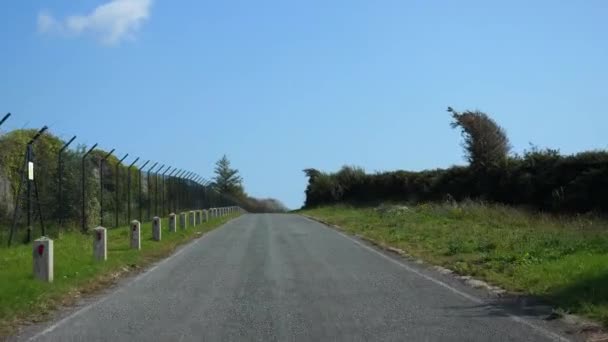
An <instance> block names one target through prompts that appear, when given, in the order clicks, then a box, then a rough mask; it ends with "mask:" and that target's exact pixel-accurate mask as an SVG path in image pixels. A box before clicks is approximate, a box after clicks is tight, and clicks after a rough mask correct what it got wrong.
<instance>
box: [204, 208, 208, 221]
mask: <svg viewBox="0 0 608 342" xmlns="http://www.w3.org/2000/svg"><path fill="white" fill-rule="evenodd" d="M203 220H204V221H205V222H209V210H207V209H205V210H203Z"/></svg>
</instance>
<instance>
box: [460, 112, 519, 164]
mask: <svg viewBox="0 0 608 342" xmlns="http://www.w3.org/2000/svg"><path fill="white" fill-rule="evenodd" d="M448 112H450V113H451V114H452V118H453V119H454V121H452V123H451V124H450V125H451V126H452V128H459V129H460V131H461V135H462V137H463V138H464V142H463V143H462V146H463V148H464V152H465V158H466V159H467V160H468V161H469V163H470V165H471V168H472V169H473V170H475V171H483V170H490V169H496V168H500V167H502V166H504V165H505V162H506V161H507V156H508V154H509V150H510V148H511V147H510V145H509V139H508V138H507V134H506V132H505V130H504V129H503V128H502V127H500V126H499V125H498V124H497V123H496V121H494V120H493V119H492V118H490V117H489V116H488V115H487V114H486V113H483V112H480V111H477V110H476V111H468V110H467V111H465V112H462V113H459V112H457V111H455V110H454V109H453V108H452V107H448Z"/></svg>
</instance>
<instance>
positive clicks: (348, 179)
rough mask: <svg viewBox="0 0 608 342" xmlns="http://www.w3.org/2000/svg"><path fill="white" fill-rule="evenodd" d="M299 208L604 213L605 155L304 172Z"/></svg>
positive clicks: (547, 153)
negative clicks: (469, 204)
mask: <svg viewBox="0 0 608 342" xmlns="http://www.w3.org/2000/svg"><path fill="white" fill-rule="evenodd" d="M305 172H306V174H307V175H308V177H309V183H308V187H307V189H306V202H305V207H314V206H317V205H321V204H331V203H337V202H351V203H361V202H381V201H391V200H394V201H409V202H420V201H444V200H457V201H458V200H463V199H477V200H484V201H491V202H499V203H505V204H511V205H519V206H526V207H531V208H535V209H540V210H544V211H567V212H589V211H595V212H608V152H605V151H591V152H583V153H579V154H576V155H569V156H564V155H560V154H559V153H558V152H557V151H555V150H549V149H547V150H538V149H533V150H532V151H528V152H526V153H525V154H524V155H523V156H518V157H509V159H508V161H507V163H505V165H504V166H502V167H500V168H494V169H488V170H482V171H475V170H474V169H473V168H470V167H462V166H454V167H451V168H448V169H437V170H428V171H422V172H408V171H394V172H382V173H376V174H366V173H365V172H364V171H363V170H362V169H360V168H357V167H348V166H347V167H343V168H342V169H341V170H340V171H338V172H336V173H325V172H320V171H317V170H315V169H308V170H305Z"/></svg>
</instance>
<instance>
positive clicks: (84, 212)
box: [81, 144, 97, 232]
mask: <svg viewBox="0 0 608 342" xmlns="http://www.w3.org/2000/svg"><path fill="white" fill-rule="evenodd" d="M95 147H97V144H95V145H93V147H91V148H90V149H89V150H88V151H87V152H86V153H85V154H84V155H83V156H82V169H81V171H82V174H81V176H82V227H81V228H82V231H83V232H85V231H86V230H87V208H86V205H87V204H86V202H87V201H86V188H87V186H86V174H85V172H86V165H85V162H86V158H87V156H88V155H89V153H91V152H93V150H94V149H95Z"/></svg>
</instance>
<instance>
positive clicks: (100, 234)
mask: <svg viewBox="0 0 608 342" xmlns="http://www.w3.org/2000/svg"><path fill="white" fill-rule="evenodd" d="M107 232H108V231H107V229H105V228H104V227H97V228H95V229H93V258H95V260H97V261H106V260H108V237H107Z"/></svg>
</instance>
